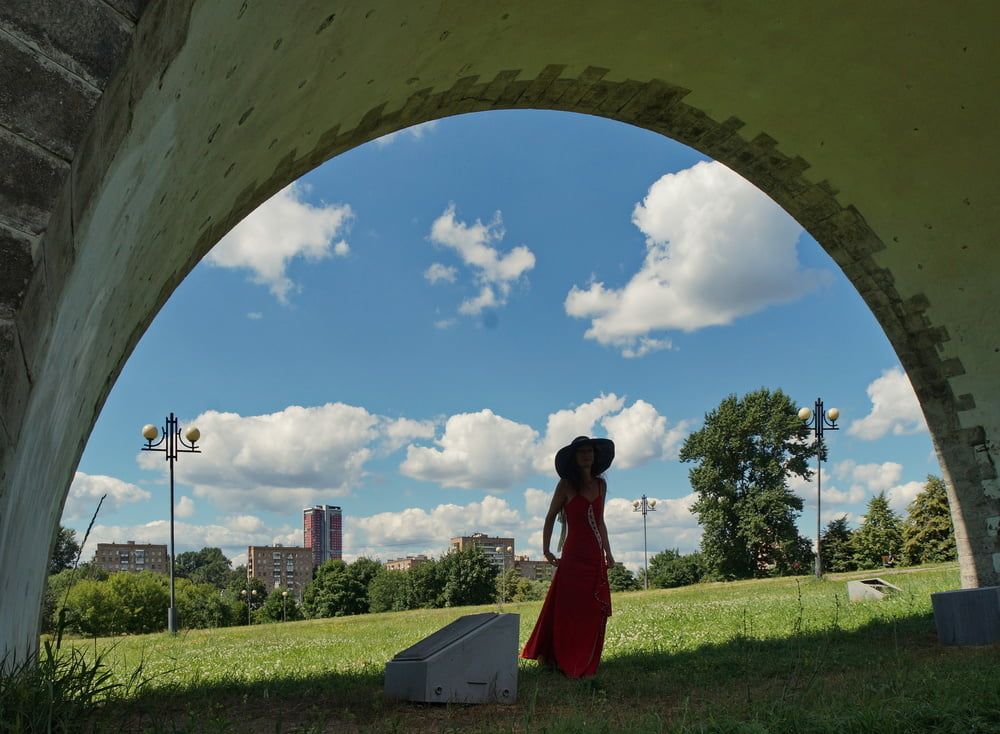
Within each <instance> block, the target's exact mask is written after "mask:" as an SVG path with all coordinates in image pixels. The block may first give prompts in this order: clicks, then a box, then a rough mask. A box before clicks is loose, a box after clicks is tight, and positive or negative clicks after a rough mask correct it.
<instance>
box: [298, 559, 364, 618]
mask: <svg viewBox="0 0 1000 734" xmlns="http://www.w3.org/2000/svg"><path fill="white" fill-rule="evenodd" d="M302 607H303V609H304V610H305V613H306V614H307V615H308V616H309V617H310V618H312V619H316V618H318V617H345V616H348V615H351V614H363V613H364V612H365V610H366V609H367V608H368V589H367V588H366V587H365V586H363V585H362V583H361V581H359V580H358V579H357V578H356V577H355V576H354V574H352V573H351V572H350V569H349V568H348V566H347V564H346V563H344V562H343V561H327V562H326V563H324V564H323V565H322V566H320V567H319V568H318V569H316V577H315V578H314V579H313V580H312V581H311V582H310V583H309V585H308V586H306V588H305V592H304V593H303V595H302Z"/></svg>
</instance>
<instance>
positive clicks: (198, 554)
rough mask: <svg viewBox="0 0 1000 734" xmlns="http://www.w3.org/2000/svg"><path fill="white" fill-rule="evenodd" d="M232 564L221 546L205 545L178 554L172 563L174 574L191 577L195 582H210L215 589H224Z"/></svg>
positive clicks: (228, 581)
mask: <svg viewBox="0 0 1000 734" xmlns="http://www.w3.org/2000/svg"><path fill="white" fill-rule="evenodd" d="M232 565H233V564H232V561H230V560H229V559H228V558H226V556H225V555H224V554H223V553H222V549H221V548H208V547H205V548H202V549H201V550H199V551H188V552H186V553H181V554H179V555H178V556H177V562H176V563H175V564H174V575H175V576H178V577H180V578H186V579H191V581H193V582H194V583H196V584H211V585H212V586H214V587H215V588H217V589H225V588H226V587H227V585H228V584H229V583H230V581H231V577H230V571H231V569H232Z"/></svg>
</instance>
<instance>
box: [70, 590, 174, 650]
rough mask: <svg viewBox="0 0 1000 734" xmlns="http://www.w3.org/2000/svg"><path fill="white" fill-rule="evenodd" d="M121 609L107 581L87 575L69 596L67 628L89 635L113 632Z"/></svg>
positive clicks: (96, 635) (97, 635)
mask: <svg viewBox="0 0 1000 734" xmlns="http://www.w3.org/2000/svg"><path fill="white" fill-rule="evenodd" d="M117 612H118V610H117V609H116V607H115V600H114V598H113V596H112V594H111V590H110V588H109V587H108V583H107V582H106V581H97V580H95V579H83V580H82V581H79V582H77V583H75V584H74V585H73V587H72V588H71V589H70V590H69V594H67V596H66V607H65V620H66V622H65V624H66V629H67V630H68V631H70V632H77V633H79V634H81V635H86V636H88V637H100V636H103V635H109V634H113V633H114V632H115V631H116V629H115V622H116V617H117ZM164 615H166V611H164ZM164 624H165V621H164Z"/></svg>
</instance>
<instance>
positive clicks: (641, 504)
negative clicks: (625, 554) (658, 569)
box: [632, 495, 656, 589]
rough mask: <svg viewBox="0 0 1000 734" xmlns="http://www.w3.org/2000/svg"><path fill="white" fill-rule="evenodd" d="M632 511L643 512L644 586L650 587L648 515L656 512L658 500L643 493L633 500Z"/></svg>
mask: <svg viewBox="0 0 1000 734" xmlns="http://www.w3.org/2000/svg"><path fill="white" fill-rule="evenodd" d="M632 512H641V513H642V568H643V572H642V576H643V579H642V581H643V588H645V589H649V551H648V549H647V547H646V515H647V514H648V513H650V512H656V500H651V499H646V495H643V496H642V497H640V498H639V499H637V500H635V501H634V502H632Z"/></svg>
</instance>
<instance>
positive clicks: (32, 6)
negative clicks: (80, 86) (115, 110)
mask: <svg viewBox="0 0 1000 734" xmlns="http://www.w3.org/2000/svg"><path fill="white" fill-rule="evenodd" d="M0 28H3V29H4V30H6V31H7V32H9V33H10V34H11V35H13V36H16V37H17V38H18V39H20V40H21V41H24V42H26V43H28V44H30V45H33V46H36V47H37V48H38V49H40V50H41V52H42V53H43V54H45V55H46V56H48V57H49V58H50V59H52V60H53V61H54V62H56V63H57V64H59V65H61V66H65V67H66V68H67V69H69V70H70V71H72V72H73V73H74V74H77V75H78V76H80V77H81V78H83V79H85V80H86V81H87V82H89V83H90V84H93V85H94V86H95V87H97V88H98V89H103V88H104V87H105V85H107V83H108V80H110V78H111V75H112V74H113V73H114V71H115V69H116V68H117V67H118V63H119V60H120V59H121V56H122V54H123V53H124V52H125V50H126V48H128V44H129V41H130V40H131V37H132V24H131V23H129V22H128V21H127V20H126V19H125V18H123V17H122V16H121V15H120V14H119V13H116V12H115V11H114V10H112V9H111V8H110V7H108V6H107V5H105V4H104V3H103V2H100V0H4V2H3V3H0Z"/></svg>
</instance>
